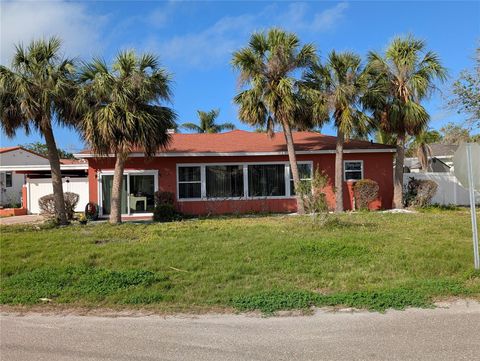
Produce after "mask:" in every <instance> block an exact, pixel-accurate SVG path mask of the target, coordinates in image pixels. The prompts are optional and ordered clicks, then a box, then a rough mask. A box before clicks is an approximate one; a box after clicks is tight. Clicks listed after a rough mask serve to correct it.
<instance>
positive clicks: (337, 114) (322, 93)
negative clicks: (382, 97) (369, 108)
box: [303, 51, 371, 212]
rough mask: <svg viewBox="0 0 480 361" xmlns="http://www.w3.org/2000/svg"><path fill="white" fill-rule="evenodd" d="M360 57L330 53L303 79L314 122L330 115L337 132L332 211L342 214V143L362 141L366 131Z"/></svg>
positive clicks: (365, 85)
mask: <svg viewBox="0 0 480 361" xmlns="http://www.w3.org/2000/svg"><path fill="white" fill-rule="evenodd" d="M361 62H362V61H361V58H360V57H359V56H358V55H356V54H353V53H349V52H345V53H336V52H335V51H332V52H331V53H330V54H329V56H328V59H327V62H326V64H325V65H321V64H314V65H313V66H312V67H311V69H310V70H308V71H307V72H306V73H305V74H304V76H303V80H304V82H303V84H304V85H306V86H307V88H308V90H309V91H310V95H311V96H312V98H313V99H314V100H313V102H314V104H316V107H315V109H317V110H318V111H317V112H316V115H317V117H316V118H317V119H323V118H325V109H324V107H326V108H327V111H329V112H330V113H331V116H332V119H333V123H334V125H335V128H336V129H337V144H336V151H335V203H336V205H335V210H336V211H337V212H343V183H344V181H343V147H344V143H345V140H347V141H348V140H349V139H350V138H352V137H355V138H363V137H365V136H366V135H367V133H368V132H369V130H370V129H369V126H370V124H371V121H370V118H369V117H368V116H367V115H366V114H365V113H364V112H363V111H362V109H361V97H362V95H363V94H364V92H365V89H366V87H367V79H368V78H367V74H366V73H365V72H364V70H363V68H362V65H361Z"/></svg>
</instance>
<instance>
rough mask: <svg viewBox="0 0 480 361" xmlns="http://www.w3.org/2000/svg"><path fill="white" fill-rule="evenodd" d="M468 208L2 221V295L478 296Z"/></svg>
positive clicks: (217, 304)
mask: <svg viewBox="0 0 480 361" xmlns="http://www.w3.org/2000/svg"><path fill="white" fill-rule="evenodd" d="M469 221H470V217H469V214H468V212H467V211H466V210H460V211H458V210H456V211H430V212H425V213H418V214H382V213H358V214H344V215H341V216H339V217H336V216H331V217H330V219H329V221H328V222H327V224H325V225H319V224H317V223H314V222H313V221H312V219H311V218H310V217H308V216H305V217H293V216H277V217H255V218H225V219H221V218H217V219H207V220H190V221H184V222H174V223H163V224H146V223H145V224H134V223H127V224H123V225H120V226H110V225H108V224H96V225H94V224H89V225H87V226H79V225H74V226H69V227H64V228H50V229H48V228H45V227H43V228H40V227H38V226H36V227H35V226H29V227H27V226H22V227H19V226H10V227H2V228H0V231H1V249H0V250H1V276H2V280H1V292H0V303H2V304H13V305H17V304H27V305H29V304H42V303H45V301H42V300H41V299H42V298H47V299H50V300H51V301H49V305H50V306H49V307H51V305H52V304H68V305H69V306H74V307H77V306H81V307H112V308H147V309H153V310H155V311H158V312H178V311H182V312H189V311H193V312H202V311H207V310H211V309H215V310H221V309H227V310H228V309H237V310H252V309H260V310H262V311H263V312H266V313H269V312H273V311H276V310H279V309H296V308H308V307H309V306H312V305H318V306H322V305H345V306H355V307H364V308H368V309H376V310H384V309H386V308H389V307H393V308H399V309H401V308H404V307H406V306H419V307H428V306H429V305H431V302H432V301H433V300H434V299H436V298H442V297H445V296H447V297H448V296H467V297H474V298H477V299H478V298H480V273H478V272H474V271H473V255H472V241H471V233H470V232H471V228H470V224H469Z"/></svg>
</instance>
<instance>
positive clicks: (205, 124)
mask: <svg viewBox="0 0 480 361" xmlns="http://www.w3.org/2000/svg"><path fill="white" fill-rule="evenodd" d="M197 114H198V118H199V120H200V125H197V124H195V123H183V124H182V128H185V129H188V130H192V131H194V132H196V133H221V132H223V131H224V130H227V129H228V130H233V129H235V124H233V123H222V124H216V123H215V119H217V118H218V115H219V114H220V110H219V109H212V110H210V111H209V112H204V111H202V110H197Z"/></svg>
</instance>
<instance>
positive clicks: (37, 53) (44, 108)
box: [0, 37, 76, 224]
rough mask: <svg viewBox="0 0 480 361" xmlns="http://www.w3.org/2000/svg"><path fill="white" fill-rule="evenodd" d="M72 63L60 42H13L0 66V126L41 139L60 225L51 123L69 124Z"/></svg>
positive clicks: (59, 183)
mask: <svg viewBox="0 0 480 361" xmlns="http://www.w3.org/2000/svg"><path fill="white" fill-rule="evenodd" d="M75 88H76V83H75V64H74V62H73V60H71V59H64V58H62V56H61V41H60V39H58V38H55V37H52V38H50V39H48V40H36V41H32V42H31V43H30V44H29V45H28V46H27V47H24V46H23V45H17V47H16V52H15V55H14V57H13V61H12V66H11V69H9V68H7V67H5V66H0V117H1V127H2V129H3V131H4V132H5V133H6V135H7V136H9V137H14V136H15V133H16V131H17V130H18V129H19V128H23V129H24V130H25V132H26V133H27V134H28V133H30V131H31V130H32V129H35V130H37V131H39V132H40V134H41V135H43V137H44V138H45V143H46V146H47V153H46V154H47V157H48V160H49V162H50V168H51V174H52V185H53V194H54V197H55V208H56V210H57V216H58V220H59V222H60V224H67V223H68V221H67V216H66V213H65V203H64V195H63V187H62V174H61V170H60V159H59V154H58V148H57V145H56V142H55V137H54V134H53V124H54V123H55V122H56V123H58V124H62V125H68V126H71V125H73V122H74V119H73V118H72V112H71V108H70V106H69V104H71V100H72V99H73V97H74V94H75Z"/></svg>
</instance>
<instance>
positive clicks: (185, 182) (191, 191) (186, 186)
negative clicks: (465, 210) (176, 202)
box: [178, 166, 202, 199]
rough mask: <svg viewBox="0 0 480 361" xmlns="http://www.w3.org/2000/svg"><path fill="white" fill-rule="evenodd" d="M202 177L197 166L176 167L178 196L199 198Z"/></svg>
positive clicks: (200, 195)
mask: <svg viewBox="0 0 480 361" xmlns="http://www.w3.org/2000/svg"><path fill="white" fill-rule="evenodd" d="M201 197H202V178H201V169H200V167H199V166H193V167H179V168H178V198H180V199H182V198H201Z"/></svg>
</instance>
